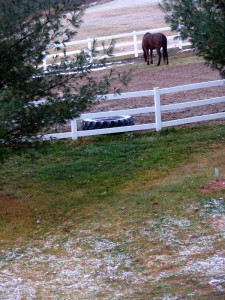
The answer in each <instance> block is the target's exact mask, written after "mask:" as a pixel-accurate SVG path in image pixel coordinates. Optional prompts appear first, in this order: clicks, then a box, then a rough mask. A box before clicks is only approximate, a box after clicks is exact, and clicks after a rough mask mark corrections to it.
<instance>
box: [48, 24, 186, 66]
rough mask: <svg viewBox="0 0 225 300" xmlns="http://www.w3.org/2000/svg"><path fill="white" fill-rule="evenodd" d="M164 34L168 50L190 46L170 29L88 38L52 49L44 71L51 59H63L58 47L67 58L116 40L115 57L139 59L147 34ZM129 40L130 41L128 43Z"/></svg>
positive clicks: (163, 28) (99, 48)
mask: <svg viewBox="0 0 225 300" xmlns="http://www.w3.org/2000/svg"><path fill="white" fill-rule="evenodd" d="M147 31H148V32H151V33H155V32H163V33H165V34H166V35H167V39H168V48H169V49H170V48H179V49H182V48H183V47H184V46H186V45H190V43H189V42H188V41H182V39H181V38H180V37H179V33H177V32H171V28H170V27H162V28H157V29H149V30H148V29H146V30H142V31H133V32H130V33H122V34H117V35H112V36H101V37H97V38H88V39H86V40H80V41H71V42H67V43H65V44H61V45H57V46H55V47H54V45H53V47H52V49H50V50H49V51H52V53H50V54H48V55H46V57H45V58H44V60H43V67H44V69H46V68H47V66H48V65H50V64H51V63H50V62H51V59H53V58H54V57H59V58H60V57H63V56H64V55H65V54H64V51H60V52H56V51H55V50H54V49H57V47H62V49H64V50H66V55H67V56H72V55H76V54H78V53H80V51H81V49H86V50H87V51H91V49H92V45H93V42H94V40H95V41H96V42H97V43H99V42H105V41H111V40H115V41H116V45H115V50H114V54H113V56H114V57H122V56H127V55H134V57H138V55H139V53H142V49H141V42H142V36H143V35H144V34H145V33H146V32H147ZM120 39H124V40H123V41H122V42H120V41H119V40H120ZM127 39H128V41H127ZM96 50H97V51H101V50H103V47H102V46H99V47H97V46H96Z"/></svg>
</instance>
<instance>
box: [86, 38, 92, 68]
mask: <svg viewBox="0 0 225 300" xmlns="http://www.w3.org/2000/svg"><path fill="white" fill-rule="evenodd" d="M92 41H93V40H92V39H90V38H88V39H87V43H88V53H89V56H90V58H89V59H90V63H92V61H93V58H92Z"/></svg>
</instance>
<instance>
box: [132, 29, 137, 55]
mask: <svg viewBox="0 0 225 300" xmlns="http://www.w3.org/2000/svg"><path fill="white" fill-rule="evenodd" d="M133 41H134V56H135V57H138V42H137V32H136V31H133Z"/></svg>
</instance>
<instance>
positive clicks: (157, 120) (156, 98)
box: [154, 87, 162, 131]
mask: <svg viewBox="0 0 225 300" xmlns="http://www.w3.org/2000/svg"><path fill="white" fill-rule="evenodd" d="M154 102H155V128H156V131H160V130H161V129H162V118H161V104H160V89H159V88H158V87H155V88H154Z"/></svg>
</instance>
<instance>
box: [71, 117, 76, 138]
mask: <svg viewBox="0 0 225 300" xmlns="http://www.w3.org/2000/svg"><path fill="white" fill-rule="evenodd" d="M71 133H72V140H77V119H73V120H71Z"/></svg>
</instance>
